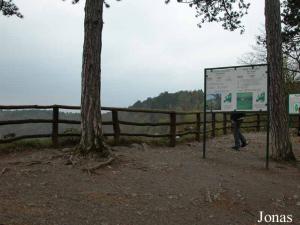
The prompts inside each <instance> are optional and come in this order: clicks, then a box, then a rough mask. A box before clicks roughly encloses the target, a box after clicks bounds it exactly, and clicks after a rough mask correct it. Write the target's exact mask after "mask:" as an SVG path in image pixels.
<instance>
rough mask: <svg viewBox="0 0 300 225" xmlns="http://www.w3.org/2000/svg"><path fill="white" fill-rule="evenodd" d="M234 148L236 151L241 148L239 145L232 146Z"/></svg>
mask: <svg viewBox="0 0 300 225" xmlns="http://www.w3.org/2000/svg"><path fill="white" fill-rule="evenodd" d="M231 148H232V149H233V150H235V151H239V150H240V148H239V147H238V146H233V147H231Z"/></svg>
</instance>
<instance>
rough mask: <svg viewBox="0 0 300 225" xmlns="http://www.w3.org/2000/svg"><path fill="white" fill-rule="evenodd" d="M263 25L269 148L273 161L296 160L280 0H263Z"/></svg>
mask: <svg viewBox="0 0 300 225" xmlns="http://www.w3.org/2000/svg"><path fill="white" fill-rule="evenodd" d="M265 22H266V23H265V26H266V40H267V52H268V63H269V69H270V71H269V73H270V99H269V103H270V110H271V116H270V119H271V148H272V158H274V159H275V160H295V156H294V154H293V151H292V144H291V140H290V136H289V127H288V112H287V106H286V101H285V97H286V94H285V88H284V74H283V59H282V40H281V20H280V0H265Z"/></svg>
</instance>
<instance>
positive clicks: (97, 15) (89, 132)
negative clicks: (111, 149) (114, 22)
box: [79, 0, 107, 154]
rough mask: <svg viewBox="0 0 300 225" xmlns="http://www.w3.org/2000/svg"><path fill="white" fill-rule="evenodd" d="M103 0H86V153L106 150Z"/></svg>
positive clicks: (83, 117) (83, 125)
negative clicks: (103, 99)
mask: <svg viewBox="0 0 300 225" xmlns="http://www.w3.org/2000/svg"><path fill="white" fill-rule="evenodd" d="M102 28H103V0H86V3H85V19H84V44H83V59H82V74H81V132H82V134H81V140H80V144H79V149H80V151H81V152H82V153H83V154H87V153H89V152H92V151H98V152H100V153H101V154H102V153H103V154H106V153H107V152H106V149H105V147H104V143H103V136H102V122H101V109H100V107H101V103H100V102H101V101H100V88H101V49H102Z"/></svg>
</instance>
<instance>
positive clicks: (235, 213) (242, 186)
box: [0, 133, 300, 225]
mask: <svg viewBox="0 0 300 225" xmlns="http://www.w3.org/2000/svg"><path fill="white" fill-rule="evenodd" d="M246 136H247V137H248V139H249V141H250V145H249V146H247V147H246V148H244V149H243V150H242V151H240V152H236V151H233V150H231V149H230V147H231V145H232V142H233V140H232V137H231V136H225V137H219V138H216V139H213V140H209V142H208V145H207V147H208V150H207V159H202V158H201V157H202V147H201V146H202V145H201V143H196V142H193V143H188V144H182V145H179V146H177V147H176V148H167V147H150V146H147V145H137V144H135V145H133V146H131V147H115V148H114V149H115V152H116V154H117V155H118V158H119V160H118V161H116V162H115V163H113V164H112V165H110V166H108V167H106V168H102V169H99V170H97V171H96V174H88V173H86V172H83V171H81V170H80V169H79V168H78V167H77V166H75V167H74V166H73V165H66V164H68V163H66V156H65V154H66V153H64V152H63V151H62V150H60V149H58V150H57V149H56V150H55V149H45V150H27V151H23V152H18V153H10V154H2V155H0V174H1V175H0V224H4V225H13V224H20V225H21V224H22V225H44V224H49V225H55V224H57V225H77V224H78V225H84V224H88V225H96V224H99V225H117V224H120V225H156V224H161V225H167V224H177V225H184V224H187V225H196V224H203V225H208V224H220V225H229V224H231V225H233V224H243V225H247V224H249V225H250V224H252V225H253V224H260V223H258V222H257V220H258V219H259V211H264V212H265V213H268V214H279V215H280V214H285V215H292V218H293V223H289V224H300V165H299V163H298V164H294V165H290V164H279V163H276V162H272V161H271V162H270V170H268V171H267V170H265V168H264V166H265V162H264V155H265V144H264V142H265V137H264V134H263V133H258V134H247V135H246ZM294 142H295V144H294V147H295V153H296V155H297V157H298V159H300V140H299V138H298V139H297V138H295V139H294Z"/></svg>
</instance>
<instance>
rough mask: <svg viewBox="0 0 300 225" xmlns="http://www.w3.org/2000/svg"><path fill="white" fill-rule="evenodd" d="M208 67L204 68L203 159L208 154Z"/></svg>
mask: <svg viewBox="0 0 300 225" xmlns="http://www.w3.org/2000/svg"><path fill="white" fill-rule="evenodd" d="M206 77H207V73H206V69H205V70H204V114H203V156H202V157H203V159H205V157H206V155H205V153H206Z"/></svg>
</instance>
